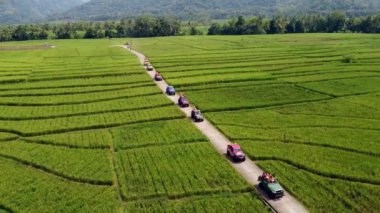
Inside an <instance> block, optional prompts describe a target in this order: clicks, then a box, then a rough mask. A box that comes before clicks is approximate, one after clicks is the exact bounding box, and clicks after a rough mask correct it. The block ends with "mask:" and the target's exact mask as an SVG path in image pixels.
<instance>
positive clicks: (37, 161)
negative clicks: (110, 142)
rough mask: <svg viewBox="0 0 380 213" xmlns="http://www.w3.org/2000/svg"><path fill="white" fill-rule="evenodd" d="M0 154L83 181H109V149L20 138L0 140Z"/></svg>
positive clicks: (110, 177) (107, 182) (110, 176)
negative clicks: (70, 146) (1, 141)
mask: <svg viewBox="0 0 380 213" xmlns="http://www.w3.org/2000/svg"><path fill="white" fill-rule="evenodd" d="M0 156H1V157H8V158H11V159H15V160H18V161H20V162H25V163H26V164H31V165H36V167H38V168H42V169H43V170H46V171H48V172H50V171H51V172H52V173H53V174H57V175H58V176H62V177H69V178H70V179H72V180H78V181H83V182H94V183H105V184H109V185H111V184H112V171H111V166H110V160H109V151H108V150H86V149H69V148H63V147H55V146H49V145H40V144H31V143H25V142H21V141H13V142H3V143H0Z"/></svg>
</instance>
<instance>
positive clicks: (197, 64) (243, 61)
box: [132, 34, 380, 212]
mask: <svg viewBox="0 0 380 213" xmlns="http://www.w3.org/2000/svg"><path fill="white" fill-rule="evenodd" d="M132 41H133V43H134V46H135V48H137V49H138V50H139V51H141V52H143V53H144V54H146V55H147V56H148V57H149V59H150V60H151V61H152V63H153V65H155V67H157V68H158V69H159V70H160V72H161V73H162V74H163V76H164V77H165V79H166V80H167V81H168V82H169V83H170V84H173V85H174V86H176V88H177V89H178V90H179V91H181V92H184V93H185V94H186V95H187V96H188V97H189V99H190V101H191V102H192V103H194V104H195V105H196V106H197V107H198V108H200V109H201V110H202V111H204V112H205V116H206V117H207V118H208V119H209V120H210V121H211V122H212V123H213V124H215V125H216V126H217V127H218V128H219V129H220V130H221V131H222V132H223V133H224V134H225V135H226V136H227V137H228V138H230V139H231V140H232V141H234V142H238V143H241V144H242V146H243V149H244V151H245V152H246V153H247V154H248V155H249V156H250V157H252V158H254V159H256V160H261V161H262V162H259V165H260V166H261V167H262V168H263V169H266V170H270V171H273V172H275V173H276V174H277V176H278V179H279V180H280V182H281V183H282V185H284V186H285V187H286V188H287V189H288V191H289V192H290V193H292V194H294V195H295V196H296V197H297V198H298V199H299V200H300V201H301V202H303V203H304V204H305V205H306V206H307V207H308V208H309V210H310V211H311V212H335V211H338V212H357V211H365V212H374V209H378V208H376V207H377V206H378V202H377V201H376V200H378V199H379V197H380V196H379V192H380V189H379V186H378V185H379V182H378V176H379V175H378V173H379V171H378V169H379V168H378V166H377V165H378V164H379V162H378V157H379V154H380V150H379V143H380V141H379V138H380V135H379V130H380V122H379V121H380V117H379V116H380V114H379V113H378V112H379V100H380V99H379V85H380V83H379V81H378V79H379V68H380V63H379V62H378V61H379V60H380V49H379V46H380V43H379V39H378V35H357V34H303V35H281V36H268V35H265V36H212V37H211V36H209V37H206V36H203V37H202V36H201V37H178V38H151V39H133V40H132ZM348 55H353V56H354V60H351V61H350V62H353V63H346V62H347V61H344V57H345V56H348ZM297 180H300V181H297ZM371 206H373V207H374V208H372V207H371Z"/></svg>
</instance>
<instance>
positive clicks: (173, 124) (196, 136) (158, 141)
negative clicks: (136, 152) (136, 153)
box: [111, 119, 207, 149]
mask: <svg viewBox="0 0 380 213" xmlns="http://www.w3.org/2000/svg"><path fill="white" fill-rule="evenodd" d="M111 132H112V136H113V141H114V145H115V148H116V149H129V148H136V147H146V146H161V145H167V144H177V143H192V142H202V141H207V138H206V137H205V136H203V135H202V134H201V133H200V132H199V131H198V130H196V129H195V128H194V127H193V126H192V125H191V123H190V122H189V121H188V120H187V119H179V120H172V121H170V122H167V121H158V122H148V123H142V124H134V125H127V126H124V127H120V128H114V129H112V130H111Z"/></svg>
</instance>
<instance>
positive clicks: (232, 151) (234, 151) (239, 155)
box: [227, 143, 245, 161]
mask: <svg viewBox="0 0 380 213" xmlns="http://www.w3.org/2000/svg"><path fill="white" fill-rule="evenodd" d="M227 156H228V157H230V158H232V160H234V161H245V154H244V153H243V151H241V149H240V146H239V144H236V143H235V144H231V145H228V146H227Z"/></svg>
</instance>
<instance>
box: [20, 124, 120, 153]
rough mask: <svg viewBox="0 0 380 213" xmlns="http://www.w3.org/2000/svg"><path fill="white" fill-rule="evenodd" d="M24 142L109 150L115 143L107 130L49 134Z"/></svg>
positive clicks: (30, 138) (25, 139)
mask: <svg viewBox="0 0 380 213" xmlns="http://www.w3.org/2000/svg"><path fill="white" fill-rule="evenodd" d="M22 140H24V141H26V142H29V143H38V144H50V145H53V146H63V147H71V148H85V149H109V148H110V147H111V145H112V143H113V138H112V135H111V133H110V131H109V130H107V129H96V130H86V131H76V132H68V133H62V134H47V135H41V136H35V137H27V138H22Z"/></svg>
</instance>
